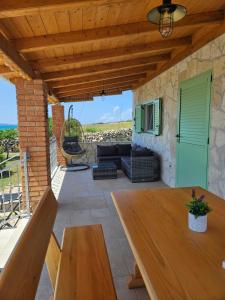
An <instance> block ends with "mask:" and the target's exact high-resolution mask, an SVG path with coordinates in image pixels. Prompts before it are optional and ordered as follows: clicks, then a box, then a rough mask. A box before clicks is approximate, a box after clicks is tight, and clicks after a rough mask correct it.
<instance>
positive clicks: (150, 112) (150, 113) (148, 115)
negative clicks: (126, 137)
mask: <svg viewBox="0 0 225 300" xmlns="http://www.w3.org/2000/svg"><path fill="white" fill-rule="evenodd" d="M144 109H145V131H149V132H153V131H154V103H149V104H146V105H145V106H144Z"/></svg>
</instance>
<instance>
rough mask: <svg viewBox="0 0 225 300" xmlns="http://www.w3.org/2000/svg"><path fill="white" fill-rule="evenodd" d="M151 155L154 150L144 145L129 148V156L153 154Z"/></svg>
mask: <svg viewBox="0 0 225 300" xmlns="http://www.w3.org/2000/svg"><path fill="white" fill-rule="evenodd" d="M153 155H154V152H152V151H151V150H150V149H148V148H144V147H137V148H136V149H135V150H134V149H132V150H131V156H133V157H141V156H153Z"/></svg>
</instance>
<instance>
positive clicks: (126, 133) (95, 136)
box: [85, 128, 132, 142]
mask: <svg viewBox="0 0 225 300" xmlns="http://www.w3.org/2000/svg"><path fill="white" fill-rule="evenodd" d="M131 139H132V129H131V128H121V129H118V130H105V131H99V132H94V133H85V140H86V141H87V142H110V141H117V142H119V141H122V142H125V141H131Z"/></svg>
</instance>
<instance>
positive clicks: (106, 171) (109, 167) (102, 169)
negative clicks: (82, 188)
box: [92, 162, 117, 180]
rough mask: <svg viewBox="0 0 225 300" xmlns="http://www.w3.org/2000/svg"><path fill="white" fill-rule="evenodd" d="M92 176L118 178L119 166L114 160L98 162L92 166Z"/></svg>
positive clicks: (96, 178) (95, 177) (96, 177)
mask: <svg viewBox="0 0 225 300" xmlns="http://www.w3.org/2000/svg"><path fill="white" fill-rule="evenodd" d="M92 177H93V179H94V180H98V179H116V178H117V167H116V165H115V164H114V163H113V162H104V163H98V164H96V165H94V166H92Z"/></svg>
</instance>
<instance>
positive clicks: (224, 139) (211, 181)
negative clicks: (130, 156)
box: [133, 34, 225, 198]
mask: <svg viewBox="0 0 225 300" xmlns="http://www.w3.org/2000/svg"><path fill="white" fill-rule="evenodd" d="M207 70H212V72H213V88H212V103H211V124H210V147H209V168H208V187H209V190H210V191H212V192H214V193H216V194H217V195H219V196H222V197H223V198H225V34H224V35H222V36H220V37H219V38H217V39H215V40H214V41H212V42H210V43H209V44H207V45H206V46H204V47H203V48H201V49H200V50H198V51H197V52H195V53H194V54H192V55H191V56H189V57H188V58H186V59H184V60H183V61H182V62H180V63H178V64H177V65H175V66H174V67H172V68H170V69H169V70H167V71H166V72H164V73H163V74H161V75H159V76H158V77H156V78H155V79H153V80H151V81H150V82H148V83H146V84H145V85H143V86H142V87H140V88H138V89H137V90H136V91H135V92H134V102H133V105H134V106H135V105H137V104H141V103H143V102H145V101H146V100H148V99H149V100H150V99H154V98H158V97H162V98H163V118H162V121H163V133H162V135H161V136H159V137H154V136H151V135H149V134H147V133H144V134H137V133H135V132H134V134H133V142H135V143H138V144H141V145H144V146H147V147H150V148H152V149H153V150H155V151H156V152H158V153H159V154H160V155H161V159H162V179H163V181H164V182H165V183H166V184H168V185H169V186H175V175H176V138H175V135H176V112H177V100H178V87H179V82H180V81H182V80H186V79H189V78H191V77H193V76H196V75H199V74H201V73H203V72H205V71H207Z"/></svg>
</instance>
